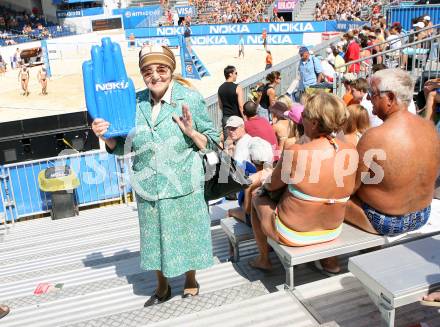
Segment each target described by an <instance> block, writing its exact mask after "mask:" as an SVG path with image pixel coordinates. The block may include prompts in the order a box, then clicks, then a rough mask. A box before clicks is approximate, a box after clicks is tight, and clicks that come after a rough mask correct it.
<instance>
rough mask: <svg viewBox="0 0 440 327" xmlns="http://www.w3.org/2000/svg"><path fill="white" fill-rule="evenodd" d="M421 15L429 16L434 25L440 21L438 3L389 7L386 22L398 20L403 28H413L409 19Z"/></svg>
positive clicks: (439, 6)
mask: <svg viewBox="0 0 440 327" xmlns="http://www.w3.org/2000/svg"><path fill="white" fill-rule="evenodd" d="M422 15H428V16H430V17H431V21H432V23H433V24H434V25H436V24H439V23H440V5H429V6H412V7H391V8H389V9H388V11H387V24H388V26H390V25H391V24H392V23H394V22H400V23H401V24H402V27H403V29H404V30H407V31H409V30H411V29H413V27H412V24H411V20H412V19H414V18H417V17H420V16H422Z"/></svg>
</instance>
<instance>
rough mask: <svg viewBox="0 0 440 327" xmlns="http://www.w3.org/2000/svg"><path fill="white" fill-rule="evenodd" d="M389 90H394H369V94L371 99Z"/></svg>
mask: <svg viewBox="0 0 440 327" xmlns="http://www.w3.org/2000/svg"><path fill="white" fill-rule="evenodd" d="M388 92H393V91H389V90H384V91H378V92H373V91H372V90H368V91H367V95H368V97H369V98H370V99H372V98H373V97H375V96H378V95H381V94H382V93H388Z"/></svg>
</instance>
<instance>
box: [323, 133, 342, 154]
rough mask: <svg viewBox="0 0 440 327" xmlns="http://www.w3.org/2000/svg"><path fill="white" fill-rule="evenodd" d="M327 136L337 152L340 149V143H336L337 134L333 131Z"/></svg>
mask: <svg viewBox="0 0 440 327" xmlns="http://www.w3.org/2000/svg"><path fill="white" fill-rule="evenodd" d="M325 138H326V139H327V140H328V141H329V143H330V144H331V145H332V146H333V148H334V149H335V151H336V152H337V151H338V150H339V145H338V143H336V135H334V134H333V133H332V134H330V135H326V136H325Z"/></svg>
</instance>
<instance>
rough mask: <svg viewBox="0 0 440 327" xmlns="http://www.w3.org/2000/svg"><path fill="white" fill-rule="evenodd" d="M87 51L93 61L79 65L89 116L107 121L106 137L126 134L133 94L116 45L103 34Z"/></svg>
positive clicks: (132, 113) (131, 116)
mask: <svg viewBox="0 0 440 327" xmlns="http://www.w3.org/2000/svg"><path fill="white" fill-rule="evenodd" d="M101 44H102V45H101V46H97V45H94V46H92V49H91V50H90V52H91V56H92V60H88V61H85V62H84V63H83V65H82V69H83V81H84V93H85V97H86V105H87V110H88V112H89V114H90V116H91V117H92V118H93V119H95V118H102V119H104V120H106V121H108V122H109V123H110V127H109V129H108V131H107V132H106V133H105V134H104V137H105V138H110V137H116V136H126V135H127V134H128V133H129V132H130V130H131V129H132V128H133V127H134V124H135V116H136V95H135V90H134V84H133V81H132V80H131V79H130V78H128V77H127V72H126V71H125V66H124V61H123V60H122V53H121V48H120V46H119V44H117V43H114V42H112V41H111V39H110V38H108V37H105V38H103V39H102V40H101Z"/></svg>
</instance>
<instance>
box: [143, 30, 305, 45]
mask: <svg viewBox="0 0 440 327" xmlns="http://www.w3.org/2000/svg"><path fill="white" fill-rule="evenodd" d="M243 38H244V42H245V44H248V45H260V44H263V39H262V37H261V35H260V34H248V35H244V36H243ZM239 40H240V35H239V34H235V35H203V36H202V35H201V36H192V37H191V43H192V44H193V45H237V44H238V42H239ZM267 42H268V44H292V45H293V44H303V43H304V40H303V33H297V34H269V35H268V36H267ZM144 44H163V45H168V46H175V47H177V46H178V45H179V42H178V39H177V38H176V37H175V36H171V37H150V38H138V39H136V46H138V47H142V45H144Z"/></svg>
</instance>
